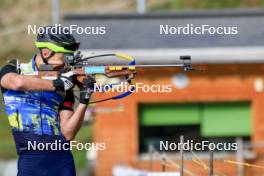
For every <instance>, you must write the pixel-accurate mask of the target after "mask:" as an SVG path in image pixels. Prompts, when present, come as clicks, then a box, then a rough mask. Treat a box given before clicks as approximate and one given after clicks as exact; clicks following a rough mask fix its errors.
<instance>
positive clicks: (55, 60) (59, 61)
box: [42, 48, 64, 69]
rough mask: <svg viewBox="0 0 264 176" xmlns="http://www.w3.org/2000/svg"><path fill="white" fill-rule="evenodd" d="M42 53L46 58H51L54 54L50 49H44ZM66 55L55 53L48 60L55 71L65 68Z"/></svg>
mask: <svg viewBox="0 0 264 176" xmlns="http://www.w3.org/2000/svg"><path fill="white" fill-rule="evenodd" d="M42 53H43V55H44V57H45V58H47V57H49V56H50V55H51V53H52V51H51V50H49V49H46V48H45V49H42ZM63 56H64V53H55V54H54V55H53V56H52V57H51V58H49V59H48V60H47V62H48V64H50V65H52V66H53V68H54V69H59V68H61V67H63V66H64V62H63Z"/></svg>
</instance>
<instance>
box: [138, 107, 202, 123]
mask: <svg viewBox="0 0 264 176" xmlns="http://www.w3.org/2000/svg"><path fill="white" fill-rule="evenodd" d="M139 120H140V124H141V125H144V126H155V125H191V124H200V115H199V106H198V104H192V103H188V104H175V103H168V104H142V105H140V106H139Z"/></svg>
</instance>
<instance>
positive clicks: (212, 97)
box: [65, 10, 264, 176]
mask: <svg viewBox="0 0 264 176" xmlns="http://www.w3.org/2000/svg"><path fill="white" fill-rule="evenodd" d="M263 17H264V11H263V10H232V11H229V10H227V11H222V10H221V11H195V12H182V13H173V14H145V15H138V14H119V15H87V14H67V15H65V24H66V25H69V24H77V25H78V26H82V27H86V26H99V27H100V26H104V27H105V29H106V34H105V35H100V34H95V35H85V34H83V35H78V36H77V38H78V39H79V40H80V41H81V42H82V45H81V49H82V50H83V51H84V52H85V54H91V53H98V54H99V53H113V52H114V53H115V52H123V53H127V54H129V55H132V56H134V57H135V58H136V59H137V62H138V63H139V64H169V63H175V62H178V61H179V60H178V58H179V56H180V55H190V56H192V59H193V61H192V62H193V63H194V64H195V66H196V67H201V68H203V69H204V71H203V72H199V71H193V72H182V71H179V69H175V68H153V69H139V70H138V74H137V79H136V81H137V82H140V83H144V84H147V85H154V84H158V85H165V84H170V85H173V87H172V91H171V92H169V93H156V92H153V93H144V92H142V91H141V92H138V93H135V94H133V95H131V96H129V97H126V98H124V99H122V100H118V101H107V102H103V103H101V105H102V106H107V107H115V106H117V105H118V104H120V103H123V104H124V106H125V109H124V111H123V112H113V113H111V114H98V115H97V117H96V123H95V125H94V140H95V142H106V146H107V149H106V150H105V151H99V152H98V158H97V160H96V168H95V173H96V175H98V176H105V175H111V170H112V167H113V166H114V165H116V164H120V163H122V164H126V165H129V166H133V167H135V168H139V169H149V168H152V169H153V170H162V165H161V162H160V160H155V159H154V160H153V161H152V166H150V157H149V155H148V154H147V153H148V147H149V146H150V145H152V146H154V147H155V148H156V149H157V147H159V141H169V142H170V143H173V142H178V141H179V135H184V136H185V140H188V139H192V140H194V142H201V141H204V140H210V141H211V142H224V143H228V142H230V143H234V142H238V143H242V144H243V145H242V146H243V149H239V150H237V151H224V152H221V151H216V152H215V157H216V158H218V160H216V161H215V162H214V164H215V172H216V173H217V172H219V173H220V175H221V173H222V175H236V174H237V173H240V175H241V174H242V175H243V173H244V175H259V174H260V173H262V172H263V171H262V169H261V168H257V167H241V166H239V165H236V164H234V163H233V164H232V163H231V162H228V161H225V162H224V159H225V160H232V161H233V160H234V161H239V162H241V161H242V162H248V163H251V164H256V165H261V166H262V165H264V158H263V154H264V153H263V151H264V150H263V148H262V147H263V140H264V131H263V128H262V126H264V108H263V106H264V92H263V91H264V77H263V76H264V75H263V73H264V64H263V61H264V59H263V58H264V50H263V49H264V47H263V46H264V40H263V36H264V35H263V34H264V31H263V30H262V29H263V27H264V23H263V22H264V21H263V20H264V18H263ZM188 24H189V25H190V24H192V25H193V26H202V25H209V26H214V27H219V26H222V27H237V28H236V29H237V34H226V35H222V34H214V35H211V34H208V33H207V34H204V35H188V34H179V35H178V34H160V25H168V26H169V27H172V28H173V27H176V28H177V26H182V27H186V25H188ZM172 30H175V29H172ZM91 62H94V63H97V64H98V63H101V64H102V63H111V62H113V60H110V59H108V60H107V59H102V60H96V61H91ZM116 62H118V61H116ZM111 95H112V94H107V95H106V94H103V95H97V98H105V97H109V96H111ZM241 141H242V142H241ZM196 153H197V156H198V157H199V158H201V160H202V161H204V162H205V164H206V165H208V164H209V163H208V155H209V154H208V151H204V152H198V151H196ZM167 154H168V156H170V157H171V158H173V159H175V161H176V160H177V163H179V162H178V159H179V158H177V157H178V156H179V155H177V152H172V153H170V152H168V153H167ZM187 156H190V157H191V158H192V157H193V155H192V154H191V153H190V152H187V153H186V160H185V165H184V166H185V169H187V170H186V172H188V171H189V172H191V173H195V174H197V175H205V174H208V173H209V171H208V170H207V169H206V168H205V167H204V166H201V165H199V164H197V162H195V161H194V160H192V159H188V157H187ZM175 157H176V158H175ZM167 169H168V170H178V169H177V168H173V167H168V168H167Z"/></svg>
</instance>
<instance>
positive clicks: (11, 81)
mask: <svg viewBox="0 0 264 176" xmlns="http://www.w3.org/2000/svg"><path fill="white" fill-rule="evenodd" d="M1 87H3V88H5V89H11V90H27V91H54V90H55V87H54V86H53V82H52V81H50V80H44V79H41V78H37V77H34V76H23V75H19V74H16V73H7V74H5V75H4V76H3V77H2V79H1Z"/></svg>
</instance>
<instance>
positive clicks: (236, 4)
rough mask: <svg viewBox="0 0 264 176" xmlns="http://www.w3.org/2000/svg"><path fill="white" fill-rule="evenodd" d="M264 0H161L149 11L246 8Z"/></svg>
mask: <svg viewBox="0 0 264 176" xmlns="http://www.w3.org/2000/svg"><path fill="white" fill-rule="evenodd" d="M263 6H264V0H257V1H249V0H199V1H198V0H169V1H166V2H162V1H161V3H160V4H158V5H156V6H154V7H151V8H150V9H149V10H150V11H160V10H180V9H222V8H246V7H263Z"/></svg>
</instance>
